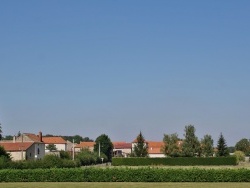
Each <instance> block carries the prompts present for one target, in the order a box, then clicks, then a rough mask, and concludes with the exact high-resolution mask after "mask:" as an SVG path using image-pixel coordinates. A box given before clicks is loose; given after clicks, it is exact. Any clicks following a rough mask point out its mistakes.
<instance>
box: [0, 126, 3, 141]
mask: <svg viewBox="0 0 250 188" xmlns="http://www.w3.org/2000/svg"><path fill="white" fill-rule="evenodd" d="M2 133H3V131H2V127H1V123H0V140H2V138H3V135H2Z"/></svg>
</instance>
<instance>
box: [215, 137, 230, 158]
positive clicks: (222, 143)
mask: <svg viewBox="0 0 250 188" xmlns="http://www.w3.org/2000/svg"><path fill="white" fill-rule="evenodd" d="M217 150H218V151H217V153H216V155H217V156H219V157H223V156H224V157H226V156H228V155H229V150H228V147H227V144H226V140H225V138H224V136H223V135H222V133H220V137H219V140H218V143H217Z"/></svg>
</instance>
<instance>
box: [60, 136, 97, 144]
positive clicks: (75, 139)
mask: <svg viewBox="0 0 250 188" xmlns="http://www.w3.org/2000/svg"><path fill="white" fill-rule="evenodd" d="M63 139H65V140H68V141H70V142H73V140H74V142H75V143H77V144H79V143H80V142H93V141H94V140H92V139H90V138H89V137H84V138H83V137H82V136H80V135H75V136H63Z"/></svg>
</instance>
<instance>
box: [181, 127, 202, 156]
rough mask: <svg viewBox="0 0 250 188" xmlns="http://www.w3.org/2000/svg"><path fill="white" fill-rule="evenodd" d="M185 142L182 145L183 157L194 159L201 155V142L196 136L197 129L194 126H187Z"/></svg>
mask: <svg viewBox="0 0 250 188" xmlns="http://www.w3.org/2000/svg"><path fill="white" fill-rule="evenodd" d="M184 137H185V138H184V141H183V145H182V156H184V157H194V156H197V155H199V154H200V153H201V151H200V149H201V148H200V142H199V140H198V138H197V136H196V135H195V127H194V126H193V125H187V126H185V134H184Z"/></svg>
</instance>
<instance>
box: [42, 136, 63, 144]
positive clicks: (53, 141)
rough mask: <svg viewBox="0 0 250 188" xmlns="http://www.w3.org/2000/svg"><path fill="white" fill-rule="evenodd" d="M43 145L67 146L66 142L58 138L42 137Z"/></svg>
mask: <svg viewBox="0 0 250 188" xmlns="http://www.w3.org/2000/svg"><path fill="white" fill-rule="evenodd" d="M43 142H44V143H45V144H67V142H66V141H65V140H64V139H63V138H62V137H60V136H53V137H43Z"/></svg>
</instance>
